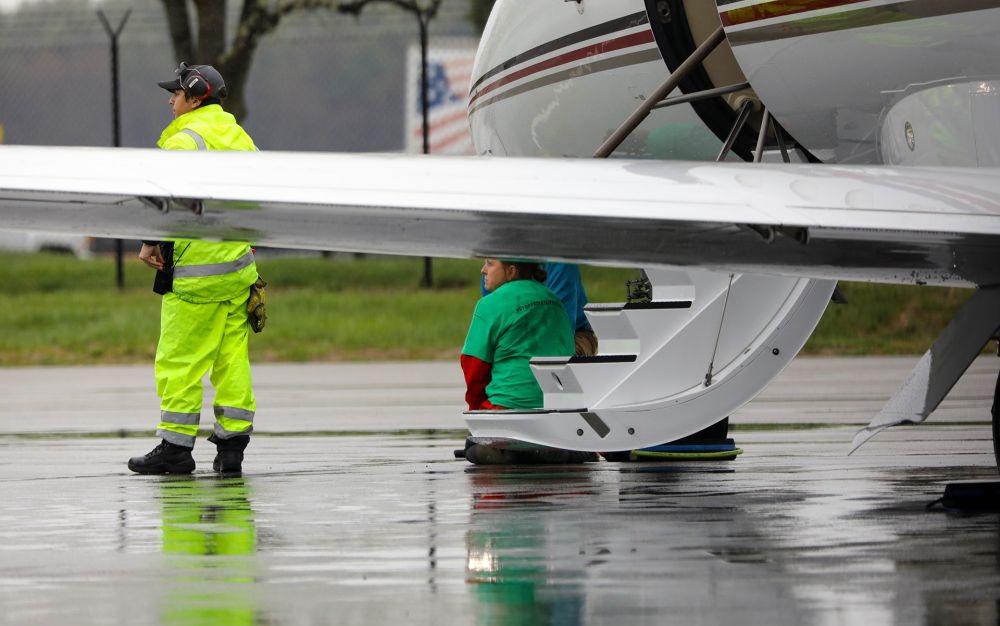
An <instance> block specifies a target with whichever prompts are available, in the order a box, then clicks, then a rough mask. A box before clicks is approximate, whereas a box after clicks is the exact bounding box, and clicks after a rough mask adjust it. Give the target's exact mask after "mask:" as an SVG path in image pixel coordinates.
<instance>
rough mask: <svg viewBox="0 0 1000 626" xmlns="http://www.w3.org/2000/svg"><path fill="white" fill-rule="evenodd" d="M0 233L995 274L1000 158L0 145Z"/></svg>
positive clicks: (899, 276)
mask: <svg viewBox="0 0 1000 626" xmlns="http://www.w3.org/2000/svg"><path fill="white" fill-rule="evenodd" d="M0 209H2V213H0V228H2V229H13V230H43V231H53V232H72V233H76V234H89V235H95V236H104V237H120V238H137V239H138V238H142V239H162V238H169V237H181V238H186V237H201V238H219V239H239V240H248V241H252V242H254V243H256V244H258V245H266V246H278V247H289V248H305V249H326V250H343V251H357V252H371V253H388V254H401V255H416V256H440V257H476V256H486V255H491V256H494V255H495V256H513V257H525V256H527V257H532V256H533V257H544V258H548V259H552V260H568V261H577V262H584V263H592V264H614V265H624V266H631V267H638V266H641V267H649V266H682V267H702V268H710V269H720V270H723V271H736V272H754V273H771V274H782V275H788V276H799V277H811V278H823V279H851V280H872V281H882V282H895V283H911V284H912V283H917V284H922V283H933V284H943V285H959V286H974V285H993V284H997V283H998V282H1000V263H997V262H996V259H997V258H1000V256H998V253H1000V171H997V170H984V169H971V168H915V167H895V168H892V167H876V166H867V167H859V166H837V165H786V164H782V165H777V164H766V165H765V164H728V163H727V164H717V163H699V162H664V161H626V160H593V159H517V158H483V157H472V158H469V157H424V156H405V155H360V154H351V155H345V154H323V153H282V152H258V153H243V152H171V151H162V150H150V149H123V148H60V147H28V146H4V147H0Z"/></svg>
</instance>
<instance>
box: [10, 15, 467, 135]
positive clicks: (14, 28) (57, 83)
mask: <svg viewBox="0 0 1000 626" xmlns="http://www.w3.org/2000/svg"><path fill="white" fill-rule="evenodd" d="M179 1H182V0H179ZM248 1H249V0H248ZM230 4H231V5H239V4H242V3H238V2H234V3H230ZM129 8H131V9H132V13H131V16H130V17H129V19H128V22H127V23H126V25H125V27H124V30H123V31H122V33H121V36H120V38H119V57H120V70H119V72H120V81H121V143H122V145H124V146H133V147H149V146H153V145H154V144H155V142H156V139H157V138H158V137H159V134H160V131H161V130H162V129H163V128H164V127H165V126H166V125H167V124H168V123H169V122H170V121H171V119H172V118H171V114H170V108H169V106H168V104H167V100H168V97H169V96H168V94H167V93H166V92H164V91H163V90H161V89H159V88H158V87H157V86H156V82H157V81H160V80H166V79H168V78H171V77H172V75H173V68H174V67H175V66H176V62H177V59H174V58H173V48H172V46H171V43H170V39H169V36H168V27H167V20H166V16H165V13H164V10H163V4H162V2H161V1H158V0H129V1H127V2H126V1H124V0H108V1H106V2H99V3H96V4H94V3H91V2H86V1H85V0H57V1H54V2H46V3H41V2H34V1H32V0H29V1H28V2H27V3H24V4H22V5H20V7H19V8H16V9H10V8H8V9H5V10H4V11H3V12H2V13H0V124H2V125H3V131H4V133H3V141H4V143H7V144H47V145H87V146H107V145H111V142H112V132H111V124H112V121H111V120H112V113H111V71H110V40H109V38H108V35H107V33H106V32H105V31H104V28H103V27H102V26H101V23H100V21H99V19H98V17H97V14H96V11H97V10H98V9H99V10H101V11H103V12H104V13H105V15H107V17H108V19H109V21H110V22H111V24H112V25H113V26H114V25H117V24H118V21H119V19H120V18H121V16H122V15H123V14H124V13H125V11H126V10H128V9H129ZM238 9H239V6H230V13H231V19H230V22H231V23H233V24H235V21H236V20H235V18H236V12H237V11H238ZM468 11H469V0H444V3H443V4H442V5H441V9H440V11H439V13H438V15H437V17H436V18H435V19H434V21H433V22H431V25H430V38H431V39H430V40H431V44H432V45H433V44H434V41H435V38H444V37H475V36H476V33H475V32H474V28H473V26H472V25H471V24H470V23H469V22H468V20H467V18H466V16H467V14H468ZM233 30H234V29H233V28H230V32H229V33H228V37H230V38H231V37H232V36H233V32H232V31H233ZM417 36H418V28H417V22H416V19H415V17H414V16H413V15H412V14H409V13H406V12H404V11H401V10H399V9H398V8H396V7H394V6H390V5H388V4H384V3H373V4H372V5H370V6H369V7H368V8H367V9H366V10H365V11H364V12H363V13H362V14H361V16H360V17H359V18H354V17H351V16H346V15H340V14H337V13H335V12H333V11H330V10H316V11H309V12H301V13H293V14H290V15H289V16H287V17H286V18H285V19H284V20H282V22H281V23H280V24H279V26H278V27H277V28H276V29H275V30H274V31H273V32H272V33H270V34H267V35H265V36H264V37H263V38H262V39H261V41H260V45H259V46H258V48H257V51H256V54H255V56H254V60H253V65H252V66H251V70H250V73H249V78H248V79H247V85H246V106H247V111H248V114H247V116H246V118H245V119H244V120H243V122H242V123H243V126H244V127H245V128H246V129H247V131H248V132H249V133H250V135H251V136H252V137H253V138H254V140H255V141H256V143H257V144H258V146H260V148H261V149H263V150H330V151H395V150H402V149H403V147H404V144H405V138H404V111H405V106H406V102H405V93H406V88H405V80H404V75H405V70H406V50H407V47H408V46H409V45H410V44H411V43H412V42H415V41H416V40H417ZM184 60H187V61H189V62H195V63H197V62H205V61H204V60H202V59H184Z"/></svg>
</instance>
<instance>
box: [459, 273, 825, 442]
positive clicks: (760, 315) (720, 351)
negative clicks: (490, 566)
mask: <svg viewBox="0 0 1000 626" xmlns="http://www.w3.org/2000/svg"><path fill="white" fill-rule="evenodd" d="M647 275H648V277H649V280H650V282H651V284H652V286H653V287H652V295H653V299H652V301H650V302H638V303H635V302H633V303H614V304H592V305H588V306H587V307H586V310H585V311H586V315H587V319H588V320H589V321H590V323H591V326H592V327H593V328H594V332H595V333H596V334H597V336H598V346H599V354H598V355H597V356H594V357H551V356H539V357H535V358H533V359H531V369H532V372H533V373H534V375H535V379H536V380H537V381H538V384H539V386H540V387H541V388H542V392H543V394H544V408H543V409H537V410H532V411H469V412H467V413H466V422H467V423H468V425H469V428H470V430H471V431H472V436H473V437H475V438H489V439H494V440H513V441H520V442H527V443H533V444H539V445H547V446H553V447H559V448H567V449H571V450H589V451H595V450H596V451H602V452H603V451H620V450H635V449H639V448H647V447H649V446H654V445H658V444H661V443H663V442H665V441H673V440H676V439H679V438H681V437H686V436H688V435H691V434H693V433H695V432H698V431H699V430H701V429H702V428H704V427H706V426H708V425H710V424H714V423H716V422H718V421H720V420H721V419H723V418H725V417H726V416H728V415H730V414H731V413H732V412H734V411H735V410H736V409H738V408H740V407H741V406H743V404H745V403H746V402H747V401H748V400H749V399H750V398H752V397H754V396H755V395H756V394H757V393H759V392H760V391H761V390H762V389H763V388H764V387H765V386H766V385H767V384H768V383H769V382H770V381H771V380H772V379H773V378H774V377H775V376H777V374H778V373H779V372H781V370H782V369H784V367H785V366H786V365H787V364H788V363H789V362H790V361H791V359H792V358H793V357H794V356H795V355H796V354H797V353H798V351H799V350H800V349H801V347H802V345H803V344H804V343H805V341H806V339H808V337H809V335H810V334H811V333H812V331H813V329H814V328H815V326H816V324H817V323H818V321H819V319H820V317H821V316H822V314H823V311H824V310H825V309H826V305H827V303H828V302H829V300H830V294H831V292H832V291H833V288H834V287H835V285H836V283H835V282H834V281H814V280H806V279H796V278H787V277H781V276H764V275H754V274H735V275H734V274H729V273H720V272H710V271H705V270H684V271H681V270H676V269H648V270H647Z"/></svg>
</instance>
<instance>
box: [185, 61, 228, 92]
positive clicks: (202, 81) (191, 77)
mask: <svg viewBox="0 0 1000 626" xmlns="http://www.w3.org/2000/svg"><path fill="white" fill-rule="evenodd" d="M174 72H175V73H176V74H177V77H178V80H179V81H180V84H181V89H183V90H184V93H185V94H187V96H188V97H190V98H194V99H195V100H205V99H206V98H210V97H211V96H212V84H211V83H210V82H208V79H207V78H205V77H204V76H203V75H202V73H201V72H199V71H198V69H197V68H196V67H192V66H189V65H188V64H187V63H184V62H183V61H182V62H181V64H180V65H178V66H177V69H176V70H174ZM222 95H224V94H222Z"/></svg>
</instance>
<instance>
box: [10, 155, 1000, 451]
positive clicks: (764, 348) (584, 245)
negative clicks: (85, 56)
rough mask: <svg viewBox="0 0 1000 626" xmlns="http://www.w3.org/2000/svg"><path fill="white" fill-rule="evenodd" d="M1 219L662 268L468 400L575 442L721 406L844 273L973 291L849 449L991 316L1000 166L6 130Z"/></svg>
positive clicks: (778, 355) (489, 427) (928, 383)
mask: <svg viewBox="0 0 1000 626" xmlns="http://www.w3.org/2000/svg"><path fill="white" fill-rule="evenodd" d="M0 228H3V229H23V230H43V231H54V232H72V233H77V234H88V235H95V236H105V237H119V238H137V239H138V238H141V239H165V238H171V237H175V238H209V239H234V240H243V241H250V242H254V243H256V244H258V245H268V246H277V247H289V248H306V249H326V250H342V251H357V252H370V253H388V254H402V255H416V256H438V257H475V256H500V257H535V258H545V259H550V260H566V261H575V262H583V263H590V264H609V265H623V266H629V267H643V268H647V270H651V269H654V268H658V269H656V271H650V276H651V277H652V278H653V280H654V296H655V295H656V294H657V293H661V294H668V296H667V298H666V299H665V300H662V301H659V302H653V303H651V306H650V307H647V308H645V309H636V308H629V307H624V308H623V307H621V306H619V307H618V308H615V309H613V310H612V309H600V310H595V311H593V312H590V311H588V316H591V321H592V323H593V324H595V328H598V327H600V328H601V331H600V332H599V333H598V334H599V335H601V336H602V339H601V341H602V352H605V351H606V348H607V347H609V346H610V348H611V352H616V353H612V354H605V355H604V356H601V357H600V358H598V360H597V361H592V362H574V361H573V360H572V359H570V360H568V361H567V360H566V359H562V360H559V359H555V360H553V359H547V360H546V359H541V360H538V361H537V362H536V361H533V362H532V367H533V370H534V372H535V376H536V378H537V379H538V381H539V384H540V385H541V386H542V388H543V390H544V392H545V398H546V400H545V402H546V407H547V408H546V409H545V410H542V411H533V412H527V413H524V412H521V413H517V412H501V414H482V413H479V414H470V415H469V416H468V417H467V421H468V423H469V425H470V428H471V429H472V431H473V434H474V435H479V436H482V437H486V438H490V437H495V438H499V439H508V438H509V439H519V440H524V441H529V442H535V443H540V444H545V445H556V446H559V447H566V448H573V449H589V450H618V449H633V448H636V447H643V446H645V445H653V444H656V443H660V442H663V441H670V440H672V439H675V438H677V437H681V436H685V435H688V434H691V433H693V432H696V431H697V430H699V429H700V428H703V427H704V426H707V425H708V424H711V423H714V422H715V421H717V420H718V419H721V418H722V417H725V416H726V415H729V414H730V413H731V412H732V411H734V410H736V409H737V408H739V406H742V404H744V403H745V402H747V401H749V399H751V398H752V397H753V396H754V395H756V394H757V393H759V391H760V390H761V389H763V387H764V386H765V385H766V384H767V382H769V381H770V380H771V379H772V378H773V377H774V376H776V375H777V373H778V372H780V371H781V369H782V368H783V367H784V366H785V365H787V363H788V361H789V360H790V359H791V358H792V357H794V355H795V354H796V353H797V352H798V350H799V349H800V348H801V346H802V344H803V343H804V342H805V340H806V338H808V336H809V334H810V333H811V332H812V329H813V328H814V327H815V324H816V322H817V321H818V320H819V317H820V316H821V315H822V313H823V310H824V309H825V307H826V302H827V300H828V299H829V294H830V292H831V290H832V289H833V284H834V283H833V282H832V280H833V279H852V280H869V281H883V282H895V283H910V284H924V283H933V284H941V285H957V286H965V287H973V286H975V287H979V288H980V294H981V295H980V296H979V297H976V298H973V299H971V300H970V303H969V304H968V305H966V306H967V307H968V309H967V310H966V311H964V312H963V313H962V314H960V316H959V318H957V319H956V321H955V322H953V324H952V326H950V327H949V330H948V331H946V332H945V333H944V334H943V335H942V337H941V338H940V339H939V340H938V341H937V342H936V343H935V345H934V347H932V349H931V350H930V351H929V352H928V353H927V355H925V357H924V359H922V360H921V364H920V365H919V366H918V368H917V369H916V370H915V371H914V374H912V375H911V377H910V378H909V379H908V380H907V381H906V382H905V383H904V385H903V386H902V387H901V388H900V390H899V391H898V392H897V394H896V396H895V397H894V398H893V399H892V400H890V402H889V404H888V405H887V407H886V409H885V410H884V411H883V412H882V413H881V414H880V415H879V416H878V417H877V418H876V419H875V420H874V421H873V423H872V425H871V426H870V427H869V428H868V429H865V430H864V431H862V432H861V433H859V435H858V437H857V438H856V439H855V442H854V445H855V448H856V447H857V446H858V445H860V444H861V443H862V442H863V441H864V440H865V439H867V438H868V437H870V436H872V435H873V434H874V433H876V432H878V431H879V430H881V429H882V428H884V427H887V426H890V425H893V424H898V423H902V422H907V421H908V422H916V421H921V420H922V419H924V418H925V417H926V416H927V415H928V414H929V413H930V412H931V411H933V410H934V408H936V406H937V404H938V403H939V402H940V400H941V398H943V397H944V394H946V393H947V391H948V389H950V388H951V385H952V384H954V382H955V381H956V380H957V379H958V377H959V376H960V375H961V373H962V372H963V371H964V370H965V367H966V366H967V365H968V362H970V361H971V359H972V358H974V356H975V354H977V353H978V351H979V349H980V348H981V346H982V345H983V343H984V342H985V341H986V340H987V339H988V338H989V337H990V336H991V333H995V332H996V327H997V324H998V323H1000V315H998V314H997V305H998V303H1000V298H998V293H1000V292H998V289H997V287H996V286H997V285H998V284H1000V263H998V262H997V259H998V258H1000V171H997V170H988V169H981V168H979V169H963V168H917V167H877V166H840V165H802V164H797V165H792V164H781V165H777V164H759V163H757V164H729V163H726V164H717V163H700V162H665V161H627V160H593V159H521V158H500V159H494V158H481V157H480V158H476V157H473V158H468V157H423V156H420V157H416V156H405V155H337V154H320V153H281V152H264V153H259V152H258V153H247V152H170V151H160V150H146V149H115V148H41V147H22V146H12V147H0ZM678 267H679V268H684V271H681V272H678V271H677V270H676V268H678ZM671 268H674V269H671ZM704 270H712V271H704ZM727 276H728V281H727V278H726V277H727ZM806 279H819V280H806ZM670 294H674V295H673V296H671V295H670ZM678 294H680V295H678ZM691 294H694V297H692V295H691ZM654 299H656V298H654ZM727 311H731V312H729V313H728V316H727ZM615 346H617V349H616V348H615ZM665 374H669V376H668V377H666V378H665Z"/></svg>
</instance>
